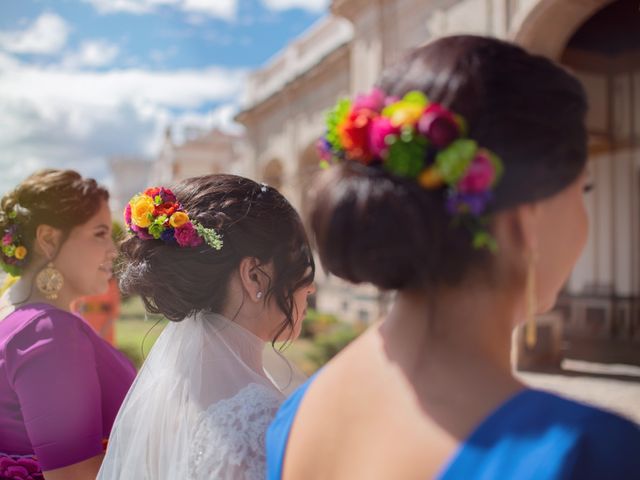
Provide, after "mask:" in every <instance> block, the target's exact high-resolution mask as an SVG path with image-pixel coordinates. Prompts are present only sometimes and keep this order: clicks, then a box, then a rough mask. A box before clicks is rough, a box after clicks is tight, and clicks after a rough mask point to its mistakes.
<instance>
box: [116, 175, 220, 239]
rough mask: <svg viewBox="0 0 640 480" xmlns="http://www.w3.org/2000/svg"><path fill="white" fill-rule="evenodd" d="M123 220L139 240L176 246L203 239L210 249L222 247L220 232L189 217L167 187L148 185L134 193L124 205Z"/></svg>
mask: <svg viewBox="0 0 640 480" xmlns="http://www.w3.org/2000/svg"><path fill="white" fill-rule="evenodd" d="M124 221H125V223H126V224H127V228H128V229H129V232H130V233H132V234H134V235H136V236H137V237H138V238H140V239H142V240H162V241H163V242H164V243H166V244H167V245H177V246H178V247H198V246H200V245H202V244H203V243H206V244H207V245H209V246H210V247H211V248H213V249H214V250H220V249H222V245H223V242H222V236H221V235H220V234H219V233H218V232H216V231H215V230H214V229H213V228H206V227H205V226H203V225H202V224H200V223H198V222H196V221H195V220H191V219H190V218H189V214H188V213H187V212H186V211H185V210H184V208H183V207H182V205H181V204H180V203H179V202H178V200H177V198H176V196H175V195H174V194H173V192H172V191H171V190H169V189H168V188H164V187H152V188H148V189H146V190H145V191H144V192H143V193H139V194H137V195H135V196H134V197H133V198H132V199H131V200H130V201H129V203H128V204H127V206H126V207H125V210H124Z"/></svg>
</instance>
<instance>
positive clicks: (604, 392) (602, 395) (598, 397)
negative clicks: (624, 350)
mask: <svg viewBox="0 0 640 480" xmlns="http://www.w3.org/2000/svg"><path fill="white" fill-rule="evenodd" d="M562 367H563V370H565V372H566V373H565V372H563V373H533V372H518V376H520V377H521V378H522V379H523V381H524V382H525V383H527V384H528V385H531V386H533V387H536V388H540V389H544V390H549V391H551V392H555V393H559V394H561V395H564V396H566V397H570V398H574V399H576V400H580V401H583V402H586V403H590V404H592V405H596V406H599V407H602V408H606V409H609V410H612V411H614V412H618V413H620V414H622V415H625V416H626V417H628V418H631V419H633V420H635V421H636V422H637V423H640V367H634V366H629V365H604V364H598V363H590V362H580V361H576V360H564V362H563V364H562Z"/></svg>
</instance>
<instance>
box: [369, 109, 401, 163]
mask: <svg viewBox="0 0 640 480" xmlns="http://www.w3.org/2000/svg"><path fill="white" fill-rule="evenodd" d="M399 133H400V128H399V127H396V126H394V125H393V124H392V123H391V119H390V118H387V117H377V118H375V119H374V120H373V122H372V124H371V128H370V130H369V148H370V149H371V153H372V154H373V155H374V156H376V157H383V156H384V155H385V154H386V153H387V149H388V148H389V146H388V145H387V143H386V141H385V139H386V138H387V137H388V136H389V135H398V134H399Z"/></svg>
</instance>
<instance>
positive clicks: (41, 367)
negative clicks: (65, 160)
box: [0, 170, 135, 480]
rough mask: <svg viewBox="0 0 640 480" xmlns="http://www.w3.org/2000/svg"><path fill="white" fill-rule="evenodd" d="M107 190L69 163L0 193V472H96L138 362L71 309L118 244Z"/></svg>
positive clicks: (105, 273) (98, 279) (71, 478)
mask: <svg viewBox="0 0 640 480" xmlns="http://www.w3.org/2000/svg"><path fill="white" fill-rule="evenodd" d="M108 198H109V195H108V192H107V191H106V190H105V189H104V188H102V187H100V186H99V185H97V184H96V182H95V181H94V180H92V179H86V178H82V177H81V176H80V175H79V174H78V173H76V172H74V171H69V170H64V171H63V170H44V171H41V172H38V173H35V174H33V175H31V176H30V177H29V178H27V179H26V180H24V181H23V182H22V183H21V184H19V185H18V186H17V187H16V188H15V189H14V190H13V191H11V192H9V193H7V194H6V195H4V197H2V200H1V202H0V238H1V242H2V245H1V251H0V265H1V266H2V267H3V269H4V270H5V271H7V272H8V273H9V274H11V275H12V276H14V277H17V276H19V279H18V280H17V281H16V282H15V283H14V284H13V285H12V286H11V287H10V288H9V289H8V290H7V291H6V292H5V293H4V294H3V296H2V297H1V298H0V370H2V375H0V478H3V479H4V478H10V479H42V478H45V479H46V480H76V479H77V480H85V479H87V480H88V479H94V478H95V477H96V474H97V472H98V469H99V468H100V464H101V462H102V458H103V455H104V450H105V446H106V441H107V439H108V437H109V433H110V430H111V426H112V424H113V421H114V419H115V416H116V413H117V412H118V409H119V408H120V405H121V403H122V401H123V399H124V397H125V395H126V393H127V391H128V389H129V387H130V385H131V383H132V382H133V378H134V376H135V368H134V367H133V365H132V364H131V362H130V361H129V360H128V359H127V358H126V357H125V356H124V355H122V354H121V353H120V352H118V351H117V350H116V349H115V348H113V347H112V346H111V345H109V344H108V343H107V342H105V341H104V340H103V339H101V338H100V337H99V336H98V335H97V334H96V333H95V332H94V330H93V329H92V328H91V326H89V325H88V324H87V323H85V322H84V321H83V319H82V318H80V317H78V316H76V315H74V314H73V313H71V312H70V305H71V304H72V302H73V301H74V300H76V299H78V298H80V297H82V296H86V295H95V294H99V293H102V292H104V291H106V289H107V287H108V282H109V279H110V278H111V265H112V262H113V260H114V258H115V255H116V248H115V245H114V244H113V241H112V238H111V214H110V211H109V207H108Z"/></svg>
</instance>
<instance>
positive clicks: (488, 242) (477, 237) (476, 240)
mask: <svg viewBox="0 0 640 480" xmlns="http://www.w3.org/2000/svg"><path fill="white" fill-rule="evenodd" d="M473 248H475V249H476V250H481V249H483V248H486V249H487V250H489V251H490V252H491V253H496V252H497V251H498V242H496V239H495V238H493V236H492V235H491V234H490V233H489V232H487V231H486V230H478V231H476V232H475V233H474V234H473Z"/></svg>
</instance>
